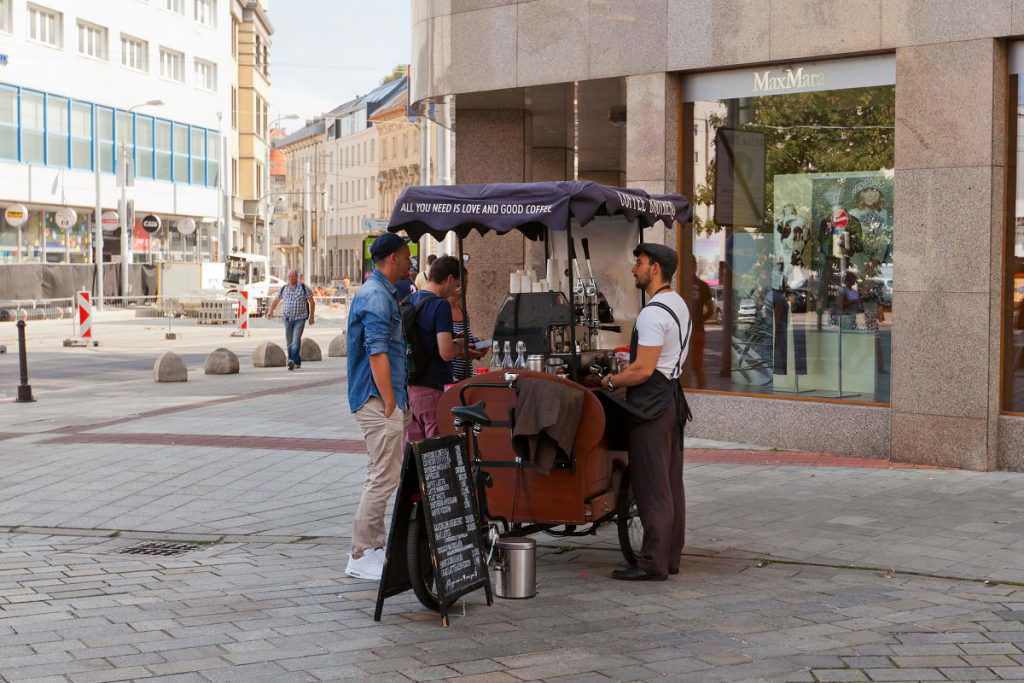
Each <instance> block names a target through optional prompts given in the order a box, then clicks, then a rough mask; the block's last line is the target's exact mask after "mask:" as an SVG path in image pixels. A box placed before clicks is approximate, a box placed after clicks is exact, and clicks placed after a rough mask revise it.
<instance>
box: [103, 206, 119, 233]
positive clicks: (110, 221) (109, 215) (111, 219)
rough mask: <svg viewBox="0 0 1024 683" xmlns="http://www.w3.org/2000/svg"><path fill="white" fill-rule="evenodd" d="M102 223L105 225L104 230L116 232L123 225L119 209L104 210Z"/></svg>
mask: <svg viewBox="0 0 1024 683" xmlns="http://www.w3.org/2000/svg"><path fill="white" fill-rule="evenodd" d="M100 224H101V225H102V226H103V231H104V232H114V231H115V230H117V229H118V228H119V227H121V218H120V216H118V215H117V211H104V212H103V217H102V218H101V219H100Z"/></svg>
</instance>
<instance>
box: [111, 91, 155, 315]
mask: <svg viewBox="0 0 1024 683" xmlns="http://www.w3.org/2000/svg"><path fill="white" fill-rule="evenodd" d="M163 104H164V101H163V100H146V101H145V102H140V103H139V104H133V105H132V106H130V107H128V109H126V110H125V111H127V112H128V113H129V114H130V113H132V112H133V111H135V110H136V109H138V108H139V107H161V106H163ZM97 137H98V136H97ZM98 158H99V157H97V159H98ZM118 159H119V162H120V164H121V173H120V174H117V175H118V179H119V180H120V183H121V205H120V207H119V208H120V211H119V212H118V213H119V214H120V216H119V218H120V222H121V296H122V297H127V296H128V289H129V286H130V282H131V278H130V275H131V253H130V250H131V242H130V241H129V239H128V172H129V170H130V169H131V168H132V166H130V165H129V164H133V163H134V161H135V160H134V159H132V160H131V161H129V159H128V146H127V143H126V141H125V139H124V138H123V137H122V138H121V144H120V156H119V157H118ZM97 166H98V164H97ZM133 175H134V174H133ZM172 180H173V178H172ZM96 188H97V197H96V206H97V210H98V208H99V203H100V200H99V181H98V180H97V185H96ZM101 282H102V280H101ZM101 286H102V285H101ZM125 303H126V304H127V302H125Z"/></svg>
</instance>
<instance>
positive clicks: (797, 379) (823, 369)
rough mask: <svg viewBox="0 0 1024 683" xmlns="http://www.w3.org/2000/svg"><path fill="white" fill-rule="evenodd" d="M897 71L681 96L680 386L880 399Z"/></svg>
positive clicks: (887, 62) (720, 82) (887, 60)
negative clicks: (687, 252) (685, 201)
mask: <svg viewBox="0 0 1024 683" xmlns="http://www.w3.org/2000/svg"><path fill="white" fill-rule="evenodd" d="M894 71H895V67H894V63H893V60H892V57H891V56H883V57H877V58H866V59H865V60H863V61H854V60H850V61H842V62H837V63H827V62H826V63H818V64H807V65H802V66H788V67H785V68H766V69H760V70H752V71H734V72H728V73H727V74H726V75H724V76H723V77H722V78H721V79H716V78H715V75H714V74H702V75H700V77H699V78H698V79H696V80H692V81H690V82H688V83H687V86H689V87H687V86H684V122H683V126H684V127H683V130H684V132H686V133H688V135H686V137H685V139H690V140H692V145H693V147H692V149H691V150H689V151H690V152H691V153H690V154H687V153H686V151H685V150H684V154H683V158H684V159H686V160H687V162H688V163H692V164H693V165H694V169H693V171H692V174H688V173H686V172H685V171H684V174H683V175H684V178H687V177H689V178H692V187H690V188H688V190H687V189H686V188H684V192H685V193H686V194H688V195H689V196H691V197H693V202H694V207H695V219H694V224H693V233H692V255H691V258H690V259H684V261H688V263H686V262H684V264H683V266H684V268H687V269H688V271H687V274H686V278H685V280H684V282H685V283H686V286H687V287H688V288H689V290H690V292H689V297H690V303H691V311H692V315H693V319H694V332H693V339H692V344H691V358H690V361H689V366H690V367H689V374H688V378H687V384H688V386H689V387H691V388H694V389H706V390H718V391H728V392H738V393H744V394H755V395H773V396H781V397H790V398H804V399H828V400H839V401H849V402H857V403H871V404H887V403H888V402H889V397H890V384H891V381H890V378H891V369H892V328H893V324H894V320H895V317H896V314H895V313H894V310H893V269H894V262H895V255H894V251H893V217H894V212H895V206H894V196H893V168H894V123H895V87H894V85H893V84H892V83H894ZM691 131H692V132H691Z"/></svg>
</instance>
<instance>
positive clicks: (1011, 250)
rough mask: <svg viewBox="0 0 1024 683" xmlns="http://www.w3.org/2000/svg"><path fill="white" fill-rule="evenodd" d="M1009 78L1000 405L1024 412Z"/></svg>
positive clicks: (1019, 240) (1022, 294) (1022, 214)
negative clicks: (1010, 200)
mask: <svg viewBox="0 0 1024 683" xmlns="http://www.w3.org/2000/svg"><path fill="white" fill-rule="evenodd" d="M1014 47H1016V46H1014ZM1010 78H1011V80H1010V83H1011V87H1010V92H1011V96H1012V95H1015V96H1016V98H1017V106H1016V107H1013V108H1012V109H1011V111H1012V112H1013V114H1015V115H1011V116H1009V117H1008V118H1009V121H1008V123H1009V126H1008V128H1007V135H1009V136H1010V139H1011V140H1013V139H1014V138H1016V140H1017V149H1016V154H1017V157H1016V163H1015V164H1010V165H1009V166H1010V169H1011V170H1010V172H1009V174H1008V175H1009V177H1010V180H1011V182H1013V183H1014V186H1015V187H1013V188H1012V189H1013V191H1014V192H1015V195H1016V196H1015V197H1014V198H1013V199H1014V200H1015V201H1013V203H1012V206H1013V207H1016V210H1015V211H1013V212H1012V213H1010V215H1009V216H1007V220H1006V234H1005V238H1004V239H1003V251H1004V254H1003V259H1004V260H1003V268H1002V272H1003V278H1004V279H1003V287H1002V290H1003V311H1002V326H1001V327H1002V354H1003V357H1002V363H1001V365H1002V368H1003V373H1002V374H1003V377H1002V401H1001V403H1002V406H1001V408H1002V410H1003V411H1006V412H1011V413H1024V203H1022V200H1024V167H1022V166H1021V160H1022V159H1024V141H1022V140H1021V138H1020V136H1021V134H1022V131H1024V128H1022V127H1021V117H1022V116H1024V88H1021V80H1022V79H1021V76H1020V74H1012V75H1011V77H1010ZM1011 210H1012V209H1011ZM1011 218H1012V220H1011ZM979 246H980V245H979ZM986 246H987V245H986ZM995 267H996V268H998V266H995ZM1011 448H1012V446H1011Z"/></svg>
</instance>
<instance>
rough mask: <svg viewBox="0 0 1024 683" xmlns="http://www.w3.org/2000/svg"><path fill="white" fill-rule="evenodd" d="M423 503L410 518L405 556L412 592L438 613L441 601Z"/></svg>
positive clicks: (421, 601)
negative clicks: (438, 594)
mask: <svg viewBox="0 0 1024 683" xmlns="http://www.w3.org/2000/svg"><path fill="white" fill-rule="evenodd" d="M421 505H422V503H416V504H415V505H414V506H413V509H412V515H411V517H410V518H409V531H408V533H407V534H406V537H405V555H406V557H407V558H408V562H409V579H410V581H411V582H412V590H413V592H414V593H415V594H416V597H417V598H418V599H419V601H420V603H421V604H422V605H423V606H424V607H426V608H427V609H429V610H433V611H434V612H437V611H438V610H439V609H440V604H441V602H440V600H438V598H437V589H436V587H435V584H434V563H433V562H431V560H430V541H429V539H427V525H426V524H425V523H424V519H423V513H422V512H421V510H420V506H421Z"/></svg>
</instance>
